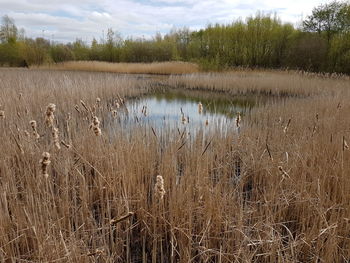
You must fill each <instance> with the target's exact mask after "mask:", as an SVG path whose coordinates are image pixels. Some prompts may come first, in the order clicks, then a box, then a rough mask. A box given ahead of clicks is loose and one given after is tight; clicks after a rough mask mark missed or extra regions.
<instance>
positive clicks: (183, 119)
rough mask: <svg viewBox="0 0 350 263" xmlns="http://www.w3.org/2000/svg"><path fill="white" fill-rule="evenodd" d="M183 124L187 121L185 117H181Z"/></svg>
mask: <svg viewBox="0 0 350 263" xmlns="http://www.w3.org/2000/svg"><path fill="white" fill-rule="evenodd" d="M181 122H182V124H186V122H187V119H186V117H185V115H182V116H181Z"/></svg>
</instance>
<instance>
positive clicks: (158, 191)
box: [154, 175, 166, 200]
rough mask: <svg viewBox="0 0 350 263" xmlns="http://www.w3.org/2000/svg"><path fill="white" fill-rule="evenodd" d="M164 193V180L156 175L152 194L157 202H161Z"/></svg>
mask: <svg viewBox="0 0 350 263" xmlns="http://www.w3.org/2000/svg"><path fill="white" fill-rule="evenodd" d="M165 193H166V192H165V189H164V179H163V177H162V176H161V175H157V178H156V184H155V185H154V194H155V195H156V197H157V198H158V199H159V200H162V199H163V197H164V195H165Z"/></svg>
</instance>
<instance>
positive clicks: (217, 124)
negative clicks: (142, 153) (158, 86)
mask: <svg viewBox="0 0 350 263" xmlns="http://www.w3.org/2000/svg"><path fill="white" fill-rule="evenodd" d="M258 103H259V99H258V98H256V97H230V96H227V95H224V94H220V93H214V92H203V91H188V90H186V91H179V90H176V91H175V90H167V91H164V92H159V91H158V92H153V93H150V94H147V95H145V96H142V97H140V98H136V99H132V100H128V101H127V102H126V109H127V110H124V111H118V117H117V118H115V122H117V124H116V125H118V126H122V128H123V129H124V130H125V129H126V130H127V129H128V128H132V129H134V128H137V127H140V128H143V127H148V128H149V127H152V128H153V129H154V131H157V132H158V133H159V132H160V133H164V132H167V131H171V130H174V129H175V130H179V131H183V130H186V131H188V132H191V133H192V134H195V133H197V132H198V131H203V132H205V133H209V132H219V133H220V134H221V135H225V134H226V133H227V132H228V131H232V130H238V128H237V125H236V118H237V116H238V114H239V115H241V116H242V117H243V116H244V115H245V114H246V113H247V112H248V111H250V110H251V108H252V107H254V106H255V105H256V104H258Z"/></svg>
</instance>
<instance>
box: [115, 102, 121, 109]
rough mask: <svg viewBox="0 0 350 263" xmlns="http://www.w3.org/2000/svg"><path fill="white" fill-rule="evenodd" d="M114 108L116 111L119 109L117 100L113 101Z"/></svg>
mask: <svg viewBox="0 0 350 263" xmlns="http://www.w3.org/2000/svg"><path fill="white" fill-rule="evenodd" d="M114 106H115V107H116V108H117V109H119V108H120V104H119V102H118V100H115V101H114Z"/></svg>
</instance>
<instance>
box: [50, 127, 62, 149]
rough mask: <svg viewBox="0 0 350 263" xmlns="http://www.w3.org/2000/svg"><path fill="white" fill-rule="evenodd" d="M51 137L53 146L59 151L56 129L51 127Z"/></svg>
mask: <svg viewBox="0 0 350 263" xmlns="http://www.w3.org/2000/svg"><path fill="white" fill-rule="evenodd" d="M52 137H53V144H54V145H55V147H56V149H57V150H60V149H61V145H60V141H59V138H58V128H56V127H54V126H52Z"/></svg>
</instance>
